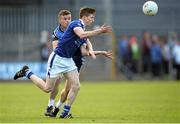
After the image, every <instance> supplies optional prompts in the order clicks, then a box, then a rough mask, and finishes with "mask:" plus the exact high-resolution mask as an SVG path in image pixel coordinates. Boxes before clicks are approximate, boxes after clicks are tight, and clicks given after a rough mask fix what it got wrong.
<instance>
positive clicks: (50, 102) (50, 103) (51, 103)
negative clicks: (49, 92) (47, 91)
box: [48, 99, 54, 107]
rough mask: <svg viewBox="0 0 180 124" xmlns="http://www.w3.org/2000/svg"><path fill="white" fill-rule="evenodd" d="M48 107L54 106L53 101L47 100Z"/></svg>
mask: <svg viewBox="0 0 180 124" xmlns="http://www.w3.org/2000/svg"><path fill="white" fill-rule="evenodd" d="M48 106H49V107H50V106H54V99H49V102H48Z"/></svg>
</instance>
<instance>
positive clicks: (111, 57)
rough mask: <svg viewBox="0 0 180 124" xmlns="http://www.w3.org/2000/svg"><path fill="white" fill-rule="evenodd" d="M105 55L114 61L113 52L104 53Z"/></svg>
mask: <svg viewBox="0 0 180 124" xmlns="http://www.w3.org/2000/svg"><path fill="white" fill-rule="evenodd" d="M103 55H104V56H105V57H107V58H109V59H113V52H112V50H108V51H103Z"/></svg>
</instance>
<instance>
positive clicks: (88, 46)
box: [87, 39, 96, 59]
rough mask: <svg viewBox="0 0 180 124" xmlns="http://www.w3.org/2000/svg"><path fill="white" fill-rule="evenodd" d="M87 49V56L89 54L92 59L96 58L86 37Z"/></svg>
mask: <svg viewBox="0 0 180 124" xmlns="http://www.w3.org/2000/svg"><path fill="white" fill-rule="evenodd" d="M87 49H88V51H89V56H91V57H92V58H93V59H96V55H95V54H94V50H93V46H92V44H91V42H90V40H89V39H87Z"/></svg>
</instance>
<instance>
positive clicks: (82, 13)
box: [79, 7, 96, 18]
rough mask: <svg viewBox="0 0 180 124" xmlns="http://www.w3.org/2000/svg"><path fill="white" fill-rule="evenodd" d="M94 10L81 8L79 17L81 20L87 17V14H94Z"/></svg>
mask: <svg viewBox="0 0 180 124" xmlns="http://www.w3.org/2000/svg"><path fill="white" fill-rule="evenodd" d="M95 13H96V10H95V9H93V8H89V7H83V8H81V9H80V12H79V17H80V18H82V17H83V16H89V14H95Z"/></svg>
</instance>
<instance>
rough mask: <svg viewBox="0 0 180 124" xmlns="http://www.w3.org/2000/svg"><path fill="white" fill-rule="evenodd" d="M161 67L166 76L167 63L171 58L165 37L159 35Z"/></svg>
mask: <svg viewBox="0 0 180 124" xmlns="http://www.w3.org/2000/svg"><path fill="white" fill-rule="evenodd" d="M161 44H162V46H161V48H162V49H161V53H162V67H163V68H162V69H163V72H164V74H166V76H167V75H168V74H169V64H170V59H171V54H170V48H169V45H168V42H167V38H166V37H161Z"/></svg>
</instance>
